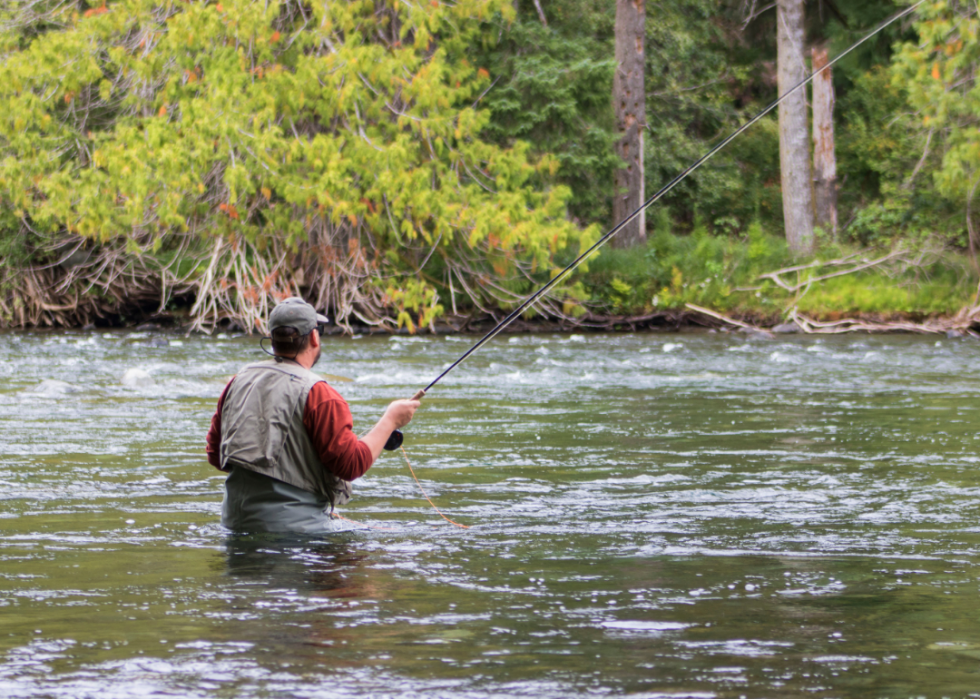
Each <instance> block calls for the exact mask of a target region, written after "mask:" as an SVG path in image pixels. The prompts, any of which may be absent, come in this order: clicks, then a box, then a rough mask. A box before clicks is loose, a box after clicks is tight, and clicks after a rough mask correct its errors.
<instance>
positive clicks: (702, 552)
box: [0, 332, 980, 699]
mask: <svg viewBox="0 0 980 699" xmlns="http://www.w3.org/2000/svg"><path fill="white" fill-rule="evenodd" d="M161 338H165V339H167V343H163V342H162V341H161ZM473 340H474V338H469V337H465V338H464V337H438V338H431V337H425V338H404V337H398V338H357V339H351V338H344V339H341V338H335V339H329V340H327V342H326V346H325V352H324V358H323V359H322V360H321V363H320V365H319V366H318V367H317V368H318V369H319V370H322V371H323V372H329V373H334V374H339V375H343V376H348V377H350V378H352V379H353V381H352V382H341V383H336V384H335V387H336V388H337V389H338V390H339V391H340V392H341V393H342V394H343V395H344V396H345V397H346V398H347V399H348V400H349V401H350V402H351V406H352V410H353V412H354V418H355V424H356V426H357V427H358V428H359V429H367V428H368V427H369V426H370V424H372V422H373V419H375V418H376V417H377V416H378V415H380V412H381V410H382V409H383V407H384V405H385V404H386V403H387V401H388V400H390V399H393V398H397V397H404V396H407V395H411V393H413V392H414V391H415V390H417V389H418V388H419V387H420V386H422V385H425V384H426V383H427V382H428V381H429V380H431V378H432V377H434V376H435V375H436V374H437V373H439V371H440V370H441V369H442V368H443V367H444V366H446V365H447V364H448V363H449V362H451V361H452V360H453V359H455V358H456V357H457V356H458V355H459V354H461V353H462V352H463V351H464V350H465V349H466V348H467V347H468V346H469V345H468V343H471V342H472V341H473ZM260 357H261V355H260V354H259V353H258V348H257V343H256V340H255V339H250V338H241V337H228V336H223V335H218V336H215V337H191V338H182V337H181V338H177V337H174V336H160V335H152V334H147V333H136V332H111V333H96V334H87V333H53V334H52V333H49V334H3V335H0V696H3V697H38V696H58V697H98V699H110V698H113V697H125V698H126V699H131V697H133V696H143V695H150V694H153V693H158V694H163V695H178V696H187V697H272V696H301V697H307V696H325V697H326V696H329V697H356V696H361V697H384V696H406V695H408V696H411V695H423V694H424V695H425V696H447V697H449V696H452V697H491V696H492V697H498V696H526V695H533V696H539V697H567V696H580V695H621V694H631V695H637V696H651V697H654V696H655V697H740V696H746V697H769V696H813V697H841V696H853V697H870V696H880V697H899V696H910V695H916V694H923V695H927V696H980V664H978V660H980V614H978V612H977V607H978V601H980V582H978V579H977V573H978V571H980V567H978V564H980V522H978V515H980V485H978V482H980V479H978V478H977V470H978V464H980V458H978V455H977V446H978V443H980V442H978V435H977V432H976V425H977V410H978V409H980V363H978V361H977V359H978V358H980V345H978V344H975V343H973V342H972V341H964V340H946V339H939V340H937V339H936V338H920V337H906V336H887V337H849V338H804V337H791V338H785V339H784V338H780V339H776V340H762V339H751V338H746V337H744V336H741V335H734V334H733V335H724V334H687V335H685V334H682V335H651V334H637V335H626V334H624V335H571V336H570V335H520V336H512V337H509V338H503V339H500V340H497V341H495V342H494V343H493V344H491V345H490V346H488V347H487V348H486V349H484V350H483V351H482V352H481V353H479V354H477V355H475V356H474V357H473V358H472V359H471V360H470V361H468V362H467V363H466V364H464V365H462V367H461V368H460V369H459V370H458V371H457V372H454V373H453V374H451V375H450V376H449V377H448V378H447V379H446V380H445V381H444V383H442V384H440V385H439V386H438V387H437V388H436V389H434V390H433V392H432V393H431V395H430V396H429V397H428V398H426V400H425V405H424V408H423V410H422V411H421V412H420V413H419V414H418V416H417V419H416V421H415V422H414V423H413V424H412V425H411V426H410V427H409V428H408V429H407V430H406V437H407V440H406V448H407V450H408V454H409V457H410V458H411V460H412V463H413V466H414V467H415V469H416V472H417V474H418V476H419V478H420V480H421V482H422V485H423V486H424V488H425V489H426V491H427V492H428V493H429V495H430V496H431V497H432V498H433V499H434V500H435V502H436V504H437V505H438V506H439V508H440V509H441V510H443V511H444V512H445V513H446V514H447V515H448V516H449V517H451V518H452V519H454V520H456V521H458V522H461V523H463V524H467V525H469V526H470V527H471V528H470V529H465V530H464V529H458V528H456V527H453V526H451V525H450V524H448V523H446V522H445V521H444V520H442V519H441V518H439V516H438V515H437V514H436V513H435V512H434V511H433V510H432V509H431V508H430V506H429V504H428V503H427V502H426V501H425V500H424V498H422V496H421V495H420V493H419V490H418V487H417V486H416V484H415V483H414V481H413V480H412V477H411V475H410V474H409V472H408V470H407V468H406V467H405V465H404V463H403V462H402V461H400V460H399V459H398V457H397V456H394V455H388V456H386V457H384V459H383V460H382V461H381V462H380V463H379V464H378V465H377V466H376V467H375V468H374V469H372V470H371V472H370V473H369V474H368V475H367V476H366V477H365V478H364V479H362V480H361V481H359V482H358V483H357V484H356V487H355V493H356V495H355V499H354V500H353V501H352V502H351V504H350V505H349V506H347V507H345V508H344V509H343V513H344V515H345V516H347V517H349V518H350V519H352V520H353V521H354V522H356V529H355V530H353V531H350V532H345V533H341V534H336V535H331V536H329V537H321V538H282V537H249V536H233V535H231V534H230V533H229V532H227V531H226V530H224V529H223V528H222V527H221V526H220V524H219V523H218V520H219V511H220V500H221V484H222V480H223V476H222V475H221V474H220V473H218V472H217V471H215V470H213V469H212V468H211V467H210V466H208V465H207V463H206V461H205V459H204V456H203V440H204V433H205V431H206V429H207V424H208V420H209V419H210V415H211V412H212V411H213V409H214V403H215V401H216V399H217V397H218V395H219V393H220V391H221V389H222V387H223V385H224V383H225V381H226V380H227V379H228V378H229V377H230V376H231V375H232V374H233V373H234V372H235V371H236V370H237V369H238V368H239V367H240V366H241V365H242V364H244V363H246V362H248V361H254V360H255V359H257V358H260Z"/></svg>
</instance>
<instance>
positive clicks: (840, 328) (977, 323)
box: [789, 306, 980, 338]
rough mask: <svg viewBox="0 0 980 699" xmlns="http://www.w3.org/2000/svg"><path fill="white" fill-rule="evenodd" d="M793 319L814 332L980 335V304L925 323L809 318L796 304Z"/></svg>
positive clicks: (800, 325)
mask: <svg viewBox="0 0 980 699" xmlns="http://www.w3.org/2000/svg"><path fill="white" fill-rule="evenodd" d="M789 319H790V320H791V321H792V322H794V323H796V325H798V326H799V328H800V330H802V331H803V332H805V333H808V334H813V335H840V334H843V333H853V332H866V333H889V332H906V333H916V334H927V335H929V334H931V335H949V334H954V335H969V336H971V337H976V338H980V333H978V332H977V331H976V330H974V328H975V327H980V306H974V307H972V308H965V309H963V310H962V311H960V312H959V313H957V314H956V315H955V316H953V317H952V318H933V319H929V320H926V321H925V322H922V323H913V322H912V321H908V320H894V321H883V322H878V321H869V320H864V319H860V318H844V319H842V320H835V321H827V322H822V321H817V320H813V319H811V318H807V317H806V316H804V315H803V314H802V313H800V312H799V311H797V310H796V309H795V308H794V309H793V310H792V311H790V314H789Z"/></svg>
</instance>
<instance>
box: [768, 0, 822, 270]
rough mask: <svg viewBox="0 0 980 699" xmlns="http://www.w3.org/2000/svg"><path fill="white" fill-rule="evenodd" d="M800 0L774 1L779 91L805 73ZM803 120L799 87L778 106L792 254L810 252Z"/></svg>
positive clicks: (802, 96) (810, 207) (810, 217)
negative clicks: (775, 2) (775, 3)
mask: <svg viewBox="0 0 980 699" xmlns="http://www.w3.org/2000/svg"><path fill="white" fill-rule="evenodd" d="M803 1H804V0H778V3H777V6H776V26H777V29H776V47H777V61H778V82H779V94H780V95H783V94H785V93H786V92H787V91H788V90H789V89H790V88H792V87H793V86H795V85H796V84H797V83H799V82H800V81H801V80H803V78H804V77H805V76H806V64H805V63H804V60H803V41H804V32H803V19H804V16H803ZM808 136H809V129H808V128H807V123H806V90H805V89H802V88H801V89H799V90H797V91H796V92H794V93H793V94H792V95H790V96H789V97H787V98H786V99H785V100H784V101H783V102H781V103H780V105H779V169H780V175H781V178H782V188H783V221H784V222H785V225H786V240H787V242H789V249H790V250H791V251H792V252H793V254H795V255H806V254H809V253H811V252H813V195H812V191H811V188H812V186H813V181H812V179H811V174H810V139H809V138H808Z"/></svg>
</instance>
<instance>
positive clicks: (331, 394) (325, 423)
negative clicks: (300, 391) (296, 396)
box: [303, 381, 374, 481]
mask: <svg viewBox="0 0 980 699" xmlns="http://www.w3.org/2000/svg"><path fill="white" fill-rule="evenodd" d="M303 424H304V425H305V426H306V433H307V434H308V435H310V439H311V440H312V441H313V448H314V449H316V453H317V454H319V456H320V463H322V464H323V465H324V466H325V467H326V468H327V470H328V471H330V472H331V473H332V474H334V475H335V476H337V477H338V478H343V479H344V480H345V481H352V480H354V479H355V478H360V477H361V476H363V475H364V474H365V472H367V470H368V469H369V468H371V464H372V463H373V462H374V457H373V456H372V455H371V449H370V448H369V447H368V445H367V444H365V443H364V442H362V441H361V440H359V439H358V438H357V435H355V434H354V418H353V417H351V414H350V408H349V407H348V406H347V401H345V400H344V399H343V398H341V397H340V394H339V393H337V392H336V391H335V390H333V389H332V388H330V386H329V385H328V384H327V383H325V382H323V381H320V382H319V383H317V384H316V385H314V386H313V388H311V389H310V393H309V395H308V396H307V398H306V411H305V412H304V413H303Z"/></svg>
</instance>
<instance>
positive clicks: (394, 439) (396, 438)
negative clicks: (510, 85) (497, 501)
mask: <svg viewBox="0 0 980 699" xmlns="http://www.w3.org/2000/svg"><path fill="white" fill-rule="evenodd" d="M925 1H926V0H919V1H918V2H916V3H915V4H914V5H911V6H910V7H907V8H906V9H904V10H902V11H901V12H899V13H897V14H895V15H894V16H893V17H891V18H889V19H887V20H885V21H884V22H882V23H881V24H879V25H878V26H877V27H876V28H875V29H874V30H873V31H871V33H869V34H867V35H865V36H864V37H862V38H860V39H858V40H857V41H856V42H855V43H853V44H851V46H849V47H848V48H847V49H846V50H845V51H843V52H842V53H840V54H838V55H837V56H836V57H835V58H834V59H833V60H832V61H829V62H828V63H827V65H825V66H823V67H822V68H820V69H819V70H816V71H814V72H812V73H810V74H809V75H807V76H806V77H804V78H803V79H802V80H800V81H799V82H798V83H796V84H795V85H794V86H793V87H791V88H790V89H789V90H787V91H786V92H784V93H783V94H781V95H779V96H778V97H777V98H776V99H775V100H774V101H773V102H771V103H770V104H769V105H768V106H767V107H766V108H765V109H763V110H762V111H761V112H759V113H758V114H756V115H755V116H754V117H752V118H751V119H749V120H748V121H747V122H745V123H744V124H742V125H741V126H740V127H738V128H737V129H736V130H735V131H733V132H732V133H731V134H729V135H728V136H727V137H726V138H725V139H724V140H722V141H721V142H720V143H718V144H717V145H715V146H714V147H713V148H711V149H710V150H709V151H708V152H707V153H705V154H704V155H702V156H701V157H700V158H698V159H697V160H695V161H694V162H693V163H691V165H689V166H688V167H687V169H685V170H684V171H683V172H681V173H680V174H679V175H677V176H676V177H674V179H672V180H671V181H670V182H668V183H667V184H665V185H664V186H663V187H661V188H660V189H659V190H657V192H656V194H654V195H653V196H652V197H650V198H649V199H647V200H646V201H645V202H643V203H642V204H641V205H640V207H639V208H638V209H637V210H636V211H634V212H633V213H631V214H630V215H629V216H627V217H626V218H624V219H623V220H622V221H620V222H619V223H617V224H616V225H615V226H613V227H612V228H611V229H610V230H609V231H608V232H607V233H606V234H605V235H603V236H602V237H601V238H599V239H598V240H597V241H596V242H595V243H593V244H592V245H591V246H590V247H589V248H588V249H587V250H586V251H585V252H583V253H581V254H580V255H579V256H578V257H576V258H575V259H574V260H573V261H572V262H571V263H570V264H569V265H568V266H567V267H565V268H564V269H563V270H562V271H561V272H559V273H558V274H557V275H556V276H555V277H553V278H552V279H551V281H549V282H548V283H547V284H545V285H544V286H542V287H541V288H540V289H538V290H537V291H536V292H534V293H533V294H531V295H530V296H528V297H527V298H526V299H524V301H523V302H522V303H521V305H520V306H518V307H517V308H515V309H514V310H513V311H511V312H510V313H509V314H508V315H507V317H505V318H504V319H503V320H502V321H500V322H499V323H497V325H495V326H494V327H493V329H492V330H490V332H488V333H487V334H486V335H484V336H483V337H481V338H480V339H479V340H477V342H476V343H475V344H474V345H473V346H472V347H470V348H469V349H468V350H466V351H465V352H464V353H463V354H462V355H461V356H460V357H459V359H457V360H456V361H455V362H453V363H452V364H450V365H449V366H448V367H446V369H444V370H443V372H442V373H441V374H439V375H438V376H437V377H436V378H434V379H433V380H432V381H431V382H430V383H429V385H428V386H426V387H425V388H421V389H419V390H418V391H416V393H415V395H414V396H412V398H411V400H422V397H423V396H425V395H426V394H427V393H428V392H429V391H430V390H431V389H432V387H433V386H435V385H436V384H437V383H439V382H440V381H442V379H443V378H445V377H446V375H447V374H449V372H451V371H452V370H453V369H455V368H456V367H458V366H459V365H460V364H462V363H463V362H465V361H466V360H467V359H468V358H469V357H470V355H472V354H474V353H475V352H476V351H477V350H479V349H480V348H481V347H483V346H484V345H485V344H487V343H488V342H489V341H490V340H492V339H493V338H494V337H496V336H497V335H499V334H500V333H501V331H503V330H504V328H506V327H507V326H508V325H510V324H511V323H513V322H514V321H515V320H517V318H518V317H519V316H520V315H521V314H522V313H523V312H524V311H526V310H527V309H528V308H530V307H531V306H532V305H534V303H535V302H536V301H537V300H538V299H539V298H541V297H542V296H543V295H544V294H546V293H548V291H550V290H551V289H553V288H554V287H555V286H556V285H557V284H558V283H560V282H561V280H563V279H564V278H565V277H567V276H568V275H569V274H571V273H572V272H573V271H574V270H575V268H576V267H578V266H579V265H580V264H582V263H583V262H585V260H587V259H588V258H589V257H590V256H591V255H592V254H593V253H594V252H595V251H596V250H598V249H599V248H601V247H602V246H603V245H605V244H606V243H607V242H609V240H610V239H611V238H612V237H613V236H614V235H616V234H617V233H619V231H621V230H622V229H623V228H624V227H625V226H626V225H627V224H628V223H629V222H630V221H632V220H633V219H635V218H636V217H637V216H639V215H640V214H641V213H643V212H644V211H645V210H646V209H648V208H649V207H650V206H652V205H653V204H655V203H657V202H658V201H659V200H660V199H662V198H663V197H664V196H666V195H667V194H668V193H669V192H670V191H671V190H672V189H673V188H674V187H676V186H677V185H678V184H680V183H681V182H682V181H683V180H684V179H686V178H687V176H688V175H690V174H691V173H692V172H694V171H695V170H697V169H698V168H699V167H701V166H702V165H704V164H705V163H706V162H707V161H708V160H710V159H711V157H712V156H714V155H715V154H716V153H718V151H720V150H722V149H723V148H724V147H725V146H727V145H728V144H729V143H731V142H732V141H734V140H735V139H736V138H738V137H739V136H740V135H741V134H742V133H743V132H744V131H746V130H747V129H748V128H749V127H751V126H752V125H753V124H755V123H756V122H757V121H759V120H760V119H762V118H763V117H764V116H766V115H767V114H768V113H769V112H771V111H772V110H773V109H775V108H776V107H778V106H779V105H780V104H781V103H782V102H783V101H784V100H785V99H786V98H787V97H789V96H790V95H792V94H793V93H794V92H796V91H797V90H799V89H800V88H801V87H804V86H805V85H807V84H808V83H810V81H812V80H813V79H814V78H815V77H817V76H818V75H820V74H821V73H823V72H824V71H825V70H829V69H830V68H831V67H832V66H833V65H834V64H835V63H837V62H838V61H840V60H841V59H842V58H844V57H845V56H847V55H848V54H849V53H851V51H853V50H854V49H856V48H857V47H859V46H860V45H861V44H863V43H865V42H866V41H868V40H869V39H872V38H873V37H875V36H877V35H878V34H880V33H881V32H882V31H883V30H885V29H886V28H888V27H889V26H891V25H892V24H894V23H895V22H897V21H898V20H900V19H902V18H903V17H906V16H908V15H910V14H911V13H912V12H914V11H915V9H916V8H917V7H919V5H921V4H923V3H924V2H925ZM403 440H404V435H402V433H401V432H400V431H398V430H395V431H394V432H392V433H391V437H390V438H389V439H388V443H387V444H385V447H384V448H385V449H387V450H388V451H394V450H395V449H397V448H398V447H400V446H401V445H402V441H403Z"/></svg>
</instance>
